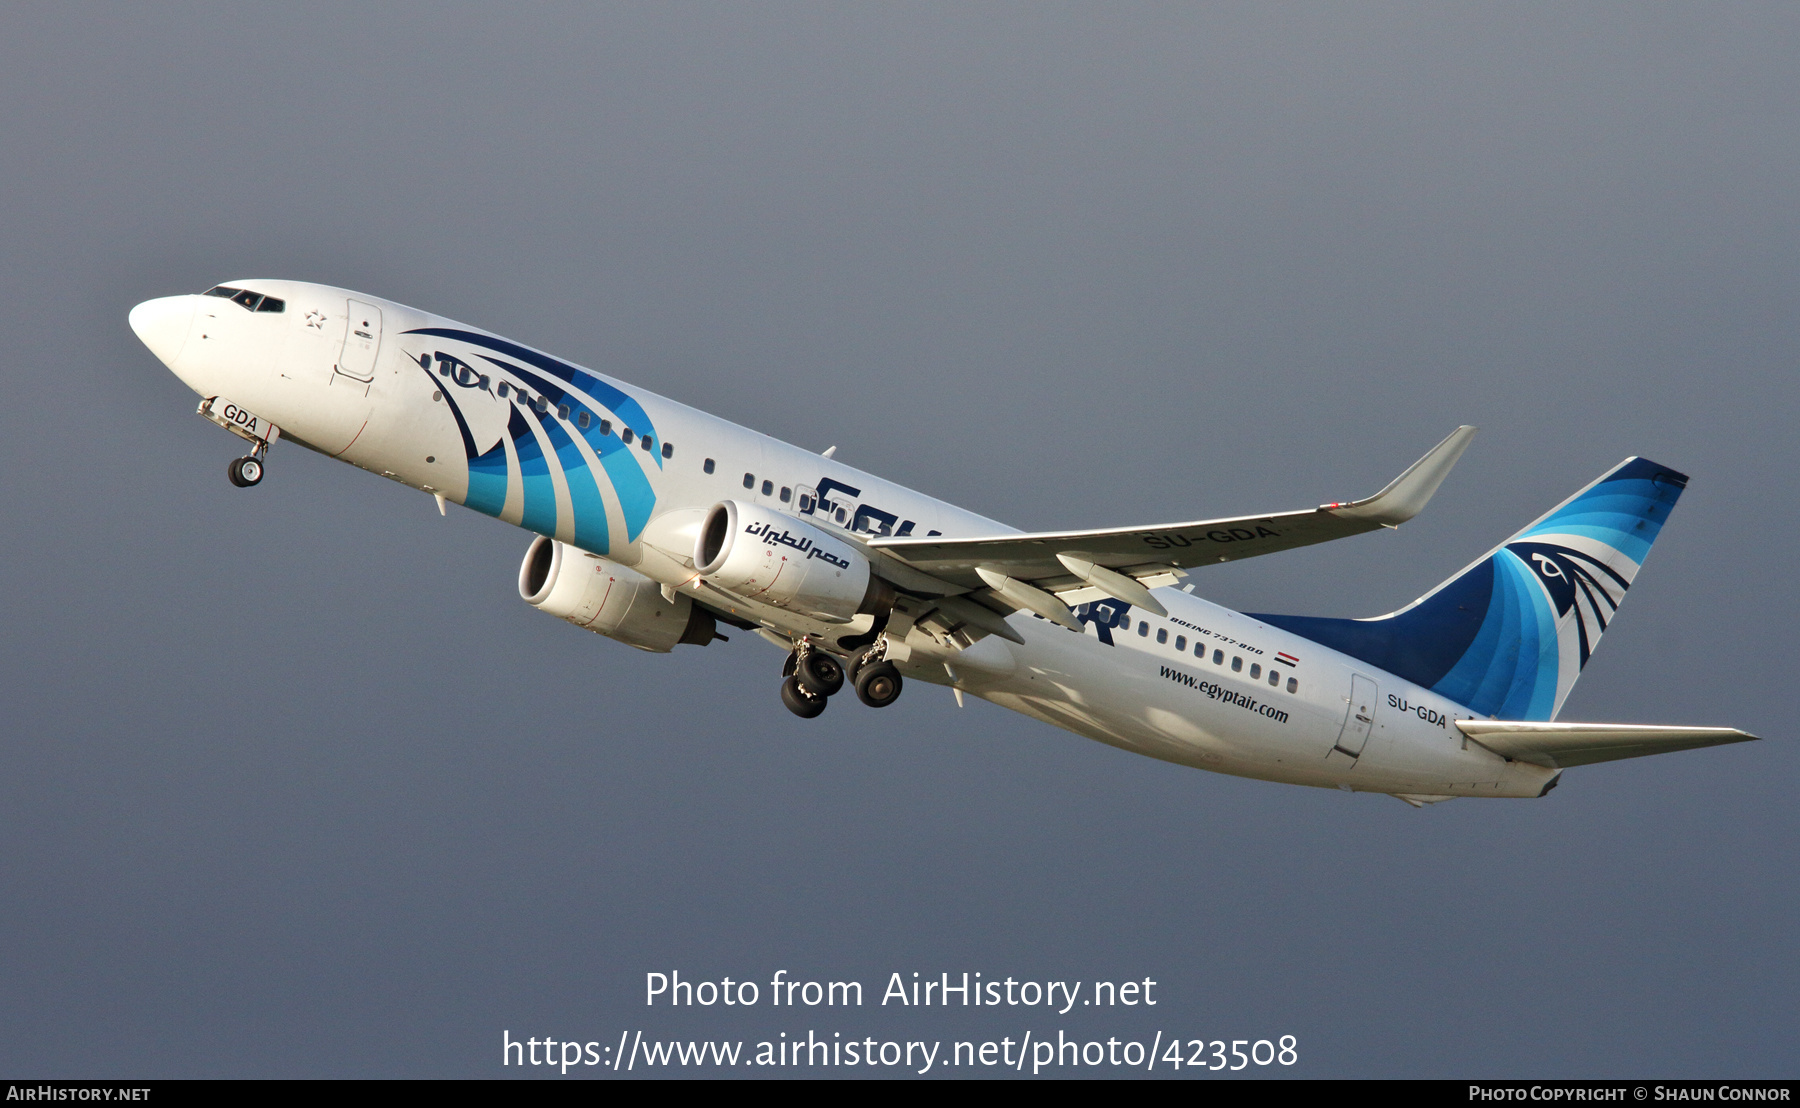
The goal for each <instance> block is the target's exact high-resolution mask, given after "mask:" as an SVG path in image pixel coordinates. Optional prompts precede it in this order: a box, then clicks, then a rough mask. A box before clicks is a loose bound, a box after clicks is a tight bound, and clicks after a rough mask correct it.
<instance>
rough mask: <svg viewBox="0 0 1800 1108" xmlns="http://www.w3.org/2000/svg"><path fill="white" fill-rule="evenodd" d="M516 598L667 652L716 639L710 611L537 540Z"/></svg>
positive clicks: (580, 553)
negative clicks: (666, 595)
mask: <svg viewBox="0 0 1800 1108" xmlns="http://www.w3.org/2000/svg"><path fill="white" fill-rule="evenodd" d="M519 595H520V596H521V597H523V598H524V600H525V602H526V603H527V604H530V605H531V606H532V607H534V608H536V609H538V610H539V611H541V612H549V613H550V614H551V615H553V616H556V617H557V618H559V619H564V620H567V621H568V622H570V623H573V624H574V625H575V626H577V627H585V628H587V629H588V630H589V631H593V632H596V633H598V634H601V635H605V636H607V637H608V638H613V639H618V640H619V641H620V642H622V643H628V644H630V645H632V646H635V647H637V648H638V649H639V650H652V651H655V652H656V653H658V654H667V653H668V652H669V651H671V650H673V649H675V647H676V645H677V644H679V643H692V644H693V645H695V646H705V645H706V644H707V643H709V642H711V641H712V640H713V639H714V638H716V637H718V634H717V624H716V622H715V621H714V620H713V616H712V613H711V612H709V611H707V610H706V609H705V608H702V607H701V606H700V605H698V604H696V603H694V601H693V599H692V598H690V597H687V596H683V595H681V594H679V593H678V594H676V596H675V599H674V600H673V601H669V600H665V599H664V598H663V595H662V588H661V586H660V585H658V584H657V583H656V582H655V581H652V580H651V579H650V578H648V577H645V576H644V575H643V574H641V573H639V572H637V571H636V570H633V569H627V568H625V567H624V566H622V565H618V564H617V563H615V562H609V561H607V560H606V559H605V558H602V557H599V556H598V555H594V554H589V553H587V552H586V551H584V550H581V549H579V548H577V547H573V546H569V545H567V544H565V543H560V542H557V541H556V540H554V539H547V538H544V537H543V536H542V535H540V536H538V537H537V539H535V540H534V541H533V542H532V544H531V549H529V550H527V551H526V552H525V562H524V564H523V565H521V566H520V567H519Z"/></svg>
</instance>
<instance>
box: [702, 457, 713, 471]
mask: <svg viewBox="0 0 1800 1108" xmlns="http://www.w3.org/2000/svg"><path fill="white" fill-rule="evenodd" d="M713 468H714V467H713V460H712V459H711V458H708V459H706V464H705V465H702V466H701V467H700V471H701V472H702V473H711V472H712V471H713Z"/></svg>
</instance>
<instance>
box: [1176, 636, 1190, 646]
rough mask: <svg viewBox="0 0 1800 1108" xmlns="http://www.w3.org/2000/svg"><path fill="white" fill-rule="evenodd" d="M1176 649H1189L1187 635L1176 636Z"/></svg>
mask: <svg viewBox="0 0 1800 1108" xmlns="http://www.w3.org/2000/svg"><path fill="white" fill-rule="evenodd" d="M1175 649H1176V650H1186V649H1187V636H1186V635H1176V636H1175Z"/></svg>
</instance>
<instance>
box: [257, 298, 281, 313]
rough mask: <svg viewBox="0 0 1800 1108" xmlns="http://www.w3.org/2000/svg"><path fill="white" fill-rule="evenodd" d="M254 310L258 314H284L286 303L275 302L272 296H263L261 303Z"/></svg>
mask: <svg viewBox="0 0 1800 1108" xmlns="http://www.w3.org/2000/svg"><path fill="white" fill-rule="evenodd" d="M256 310H257V311H259V312H285V311H287V301H285V300H277V299H275V298H274V297H273V296H265V297H263V301H262V303H261V304H258V305H257V306H256Z"/></svg>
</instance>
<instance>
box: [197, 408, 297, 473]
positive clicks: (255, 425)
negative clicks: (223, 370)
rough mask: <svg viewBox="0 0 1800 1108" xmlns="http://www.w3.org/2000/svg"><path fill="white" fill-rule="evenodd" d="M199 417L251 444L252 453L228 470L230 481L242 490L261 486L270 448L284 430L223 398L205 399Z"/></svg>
mask: <svg viewBox="0 0 1800 1108" xmlns="http://www.w3.org/2000/svg"><path fill="white" fill-rule="evenodd" d="M199 414H200V415H203V416H205V417H206V418H207V419H210V420H212V421H213V422H214V423H216V424H218V425H219V426H220V427H223V428H225V429H226V430H227V431H230V432H231V433H232V434H234V435H236V436H237V437H238V438H240V439H243V440H244V441H245V442H247V443H249V444H250V453H248V454H246V455H245V456H244V457H242V458H233V459H232V460H231V464H230V465H228V466H226V467H225V477H226V479H227V480H229V481H230V482H231V483H232V484H234V485H236V486H237V487H238V488H240V489H247V488H249V487H251V486H252V485H256V484H259V483H261V481H262V479H263V465H264V462H263V459H265V458H267V457H268V454H269V447H270V446H271V445H273V444H274V442H275V440H276V439H279V438H280V437H281V428H279V427H277V426H275V425H274V424H273V423H270V422H269V421H268V420H266V419H263V418H262V417H261V416H259V415H256V414H255V413H254V412H251V411H250V410H249V409H247V408H245V407H243V406H242V405H240V404H236V403H233V402H232V401H230V400H227V399H225V398H224V397H222V396H209V397H207V398H206V399H205V400H202V401H201V402H200V408H199Z"/></svg>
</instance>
